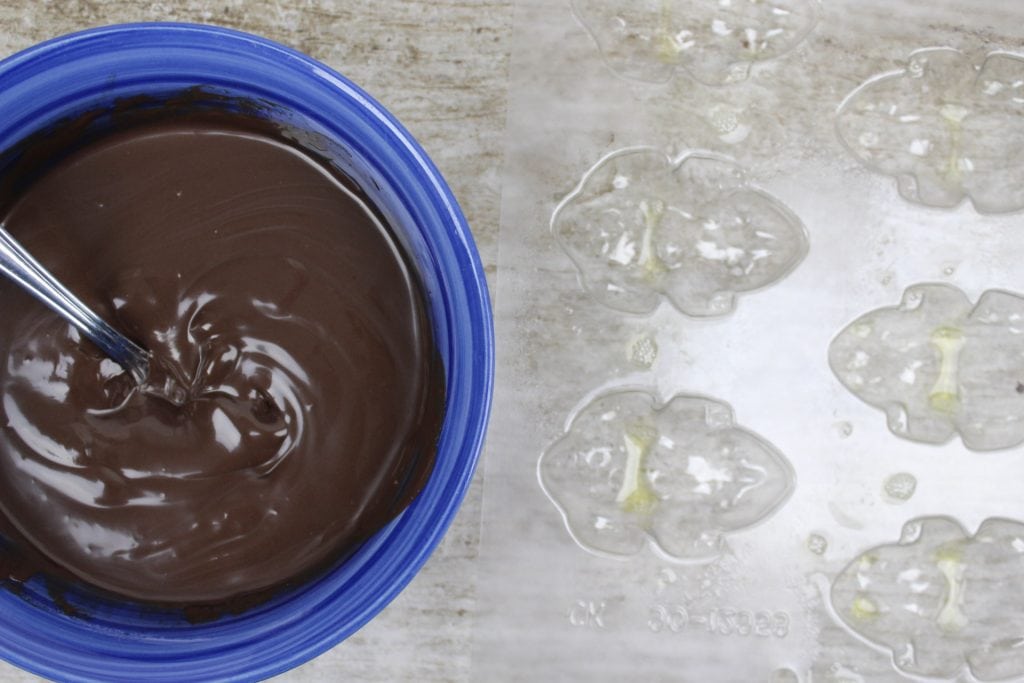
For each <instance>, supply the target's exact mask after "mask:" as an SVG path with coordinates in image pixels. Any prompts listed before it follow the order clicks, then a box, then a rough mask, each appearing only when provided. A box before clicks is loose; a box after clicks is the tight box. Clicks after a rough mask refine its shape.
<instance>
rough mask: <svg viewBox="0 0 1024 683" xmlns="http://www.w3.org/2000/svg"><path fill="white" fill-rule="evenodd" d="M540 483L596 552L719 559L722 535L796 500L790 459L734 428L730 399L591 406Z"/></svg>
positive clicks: (635, 393)
mask: <svg viewBox="0 0 1024 683" xmlns="http://www.w3.org/2000/svg"><path fill="white" fill-rule="evenodd" d="M538 475H539V478H540V482H541V486H542V487H543V489H544V491H545V492H546V493H547V495H548V497H549V498H550V499H551V501H552V502H553V503H554V504H555V506H557V508H558V509H559V510H560V511H561V513H562V515H563V517H564V519H565V523H566V526H567V527H568V529H569V533H570V534H571V535H572V537H573V538H574V539H575V540H576V541H577V543H579V544H580V545H581V546H583V547H584V548H586V549H588V550H591V551H594V552H596V553H598V554H609V555H618V556H627V555H634V554H636V553H638V552H640V551H641V550H642V549H643V548H644V547H645V546H646V545H648V543H650V544H652V545H654V546H655V547H656V548H657V549H659V550H660V551H662V552H663V553H664V554H666V555H668V556H669V557H672V558H676V559H681V560H687V559H707V558H712V557H714V556H716V555H717V554H718V553H719V551H720V547H721V544H722V541H723V537H724V536H725V535H726V534H728V533H730V532H734V531H737V530H739V529H744V528H746V527H749V526H751V525H753V524H756V523H757V522H759V521H760V520H762V519H764V518H765V517H767V516H769V515H770V514H771V513H772V512H774V511H775V510H776V509H777V508H778V507H779V506H781V505H782V503H783V502H784V501H785V500H786V499H787V498H788V497H789V495H790V493H791V492H792V489H793V486H794V481H795V480H794V474H793V470H792V468H791V467H790V464H789V462H788V461H787V460H786V458H785V457H784V456H783V455H782V454H781V453H779V452H778V451H776V450H775V449H774V448H773V447H772V446H771V445H770V444H769V443H767V442H766V441H764V440H763V439H761V438H760V437H758V436H757V435H755V434H753V433H751V432H749V431H747V430H745V429H743V428H741V427H738V426H736V425H735V423H734V421H733V414H732V410H731V409H730V408H729V406H727V405H726V404H724V403H720V402H718V401H714V400H711V399H708V398H703V397H696V396H675V397H674V398H672V399H670V400H669V401H668V402H667V403H665V404H664V405H660V404H659V403H658V401H657V400H656V399H655V397H654V396H653V395H652V394H650V393H648V392H646V391H639V390H626V391H618V392H614V393H610V394H606V395H604V396H602V397H599V398H597V399H595V400H594V401H592V402H591V403H589V404H587V405H586V406H585V407H584V408H583V409H582V410H580V411H579V413H577V414H576V416H575V417H574V418H573V419H572V421H571V423H570V425H569V427H568V431H567V433H566V434H565V436H563V437H562V438H561V439H559V440H558V441H556V442H555V443H554V444H552V445H551V446H550V447H549V448H548V449H547V450H546V451H545V452H544V454H543V455H542V456H541V458H540V461H539V463H538Z"/></svg>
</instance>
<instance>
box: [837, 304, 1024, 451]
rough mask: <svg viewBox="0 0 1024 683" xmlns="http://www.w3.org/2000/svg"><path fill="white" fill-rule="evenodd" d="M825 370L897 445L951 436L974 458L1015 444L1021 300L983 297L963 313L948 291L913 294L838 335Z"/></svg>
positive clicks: (1022, 356)
mask: <svg viewBox="0 0 1024 683" xmlns="http://www.w3.org/2000/svg"><path fill="white" fill-rule="evenodd" d="M829 364H830V365H831V366H832V371H833V372H834V373H835V374H836V377H838V378H839V380H840V381H841V382H842V383H843V384H844V385H845V386H846V388H847V389H849V390H850V391H851V392H853V393H854V394H855V395H856V396H857V397H858V398H860V399H861V400H863V401H864V402H866V403H868V404H869V405H872V406H875V407H877V408H881V409H882V410H884V411H885V413H886V415H887V418H888V423H889V428H890V430H891V431H892V432H893V433H894V434H896V435H898V436H902V437H905V438H908V439H913V440H916V441H923V442H926V443H944V442H946V441H948V440H949V439H951V438H952V437H953V435H954V434H960V436H961V438H962V439H963V442H964V445H965V446H967V447H968V448H970V449H972V450H979V451H981V450H996V449H1001V448H1010V447H1012V446H1015V445H1018V444H1020V443H1024V298H1021V297H1020V296H1017V295H1015V294H1011V293H1009V292H1004V291H999V290H989V291H987V292H985V293H984V294H982V296H981V298H980V299H979V300H978V303H977V304H976V305H973V306H972V305H971V302H970V300H968V298H967V296H966V295H965V294H964V293H963V292H962V291H960V290H959V289H957V288H956V287H953V286H950V285H946V284H918V285H913V286H911V287H909V288H907V290H906V291H905V292H904V294H903V300H902V302H901V303H900V305H898V306H895V307H888V308H881V309H878V310H876V311H872V312H871V313H868V314H866V315H864V316H861V317H860V318H858V319H857V320H855V321H854V322H853V323H851V324H850V325H848V326H847V327H846V328H845V329H843V331H842V332H840V333H839V335H838V336H837V337H836V338H835V339H834V340H833V341H832V344H831V346H830V347H829Z"/></svg>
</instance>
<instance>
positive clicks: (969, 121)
mask: <svg viewBox="0 0 1024 683" xmlns="http://www.w3.org/2000/svg"><path fill="white" fill-rule="evenodd" d="M837 129H838V133H839V137H840V138H841V139H842V141H843V143H844V144H845V146H846V147H847V149H849V150H850V152H852V153H853V155H854V156H856V157H857V158H858V159H860V161H861V162H862V163H864V164H865V165H866V166H867V167H868V168H870V169H871V170H873V171H876V172H879V173H884V174H885V175H889V176H893V177H894V178H896V180H897V187H898V189H899V192H900V194H901V195H902V196H903V197H904V198H906V199H908V200H910V201H912V202H917V203H920V204H926V205H928V206H935V207H943V208H948V207H953V206H956V205H957V204H959V203H960V202H961V201H963V200H964V198H969V199H970V200H971V202H973V204H974V206H975V208H976V209H977V210H978V211H979V212H982V213H1005V212H1009V211H1016V210H1019V209H1024V57H1022V56H1019V55H1015V54H1010V53H1005V52H993V53H990V54H989V55H988V56H987V57H985V58H984V60H983V61H981V62H980V63H978V62H977V61H976V60H972V58H971V57H969V56H968V55H966V54H964V53H963V52H960V51H959V50H954V49H951V48H929V49H925V50H918V51H917V52H914V53H912V54H911V55H910V58H909V59H908V61H907V63H906V65H905V66H904V67H903V68H901V69H898V70H896V71H892V72H889V73H885V74H881V75H879V76H875V77H874V78H871V79H869V80H868V81H867V82H865V83H864V84H862V85H861V86H860V87H858V88H857V89H856V90H854V91H853V92H852V93H851V94H850V95H849V96H848V97H847V98H846V99H845V100H844V102H843V103H842V105H840V107H839V112H838V118H837Z"/></svg>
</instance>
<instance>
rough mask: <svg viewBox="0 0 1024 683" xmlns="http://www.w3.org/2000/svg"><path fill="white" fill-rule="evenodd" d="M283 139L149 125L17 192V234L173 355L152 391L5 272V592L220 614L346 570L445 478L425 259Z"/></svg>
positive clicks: (137, 334) (77, 287)
mask: <svg viewBox="0 0 1024 683" xmlns="http://www.w3.org/2000/svg"><path fill="white" fill-rule="evenodd" d="M264 128H266V126H263V125H251V122H247V121H246V120H245V117H243V116H241V115H237V116H235V117H230V116H229V117H225V116H223V115H218V116H215V117H210V116H204V115H202V114H194V115H188V116H175V117H171V118H167V117H164V118H163V119H160V120H154V121H150V122H148V123H143V124H137V125H133V126H132V127H131V128H129V129H122V130H119V131H116V132H113V133H110V134H108V135H105V136H103V137H100V138H99V139H98V140H96V141H94V142H92V143H90V144H88V145H86V146H84V147H83V148H82V149H79V150H77V151H75V152H74V153H73V154H71V155H70V156H68V157H67V158H64V159H62V160H59V161H58V162H57V163H55V164H54V165H53V167H52V168H50V169H49V170H48V171H47V172H46V173H44V174H41V175H39V177H38V178H35V179H33V180H32V182H31V183H29V184H28V186H27V188H24V189H21V190H19V195H18V197H16V198H15V199H14V200H12V201H10V202H8V210H7V211H6V215H5V216H4V223H5V224H6V227H7V229H8V230H10V232H11V233H12V234H14V236H15V237H16V238H17V239H18V240H19V241H20V242H21V243H22V244H23V245H24V246H25V247H26V248H27V249H28V250H29V251H30V252H31V253H32V254H33V255H34V256H35V257H36V258H37V259H38V260H40V261H41V262H42V263H43V264H44V265H45V266H46V267H48V268H49V269H50V270H51V271H52V272H53V273H54V274H55V275H56V276H57V277H58V278H59V279H60V280H61V281H63V282H64V283H65V284H66V285H67V286H68V287H69V288H70V289H71V290H72V291H74V292H75V293H76V294H78V295H79V296H80V297H81V298H82V299H83V300H84V301H85V303H86V304H87V305H89V306H91V307H92V308H93V309H94V310H96V311H97V312H99V313H100V314H101V315H103V316H104V317H106V318H107V320H108V321H110V322H111V323H112V324H113V325H114V326H115V327H118V328H119V329H121V330H122V331H123V332H125V333H127V334H128V335H129V336H131V337H133V338H134V339H136V340H137V341H139V342H140V343H141V344H142V345H143V346H145V347H146V348H147V349H149V350H150V351H151V352H152V354H153V371H152V372H151V378H150V382H149V383H147V385H146V386H144V387H141V388H140V387H137V386H135V385H134V383H133V382H132V381H131V379H130V378H129V376H128V375H127V374H126V373H125V372H124V371H123V370H122V369H121V368H120V367H119V366H118V365H117V364H116V363H114V362H113V361H111V360H108V359H106V358H105V357H104V356H103V355H102V354H101V353H100V352H99V351H98V350H97V349H96V348H95V347H94V346H93V345H92V344H91V343H90V342H88V341H86V340H84V339H83V338H81V337H80V335H79V334H78V333H77V332H76V331H75V330H74V329H73V328H71V327H70V326H68V325H67V324H66V323H64V322H63V321H61V320H60V319H58V318H57V317H56V316H55V315H54V314H53V313H51V312H50V311H49V310H48V309H46V308H44V307H43V306H42V305H41V304H39V303H38V302H36V301H35V300H33V299H32V298H30V297H29V296H28V295H27V294H26V293H24V292H22V291H21V290H20V289H19V288H18V287H16V286H15V285H13V284H12V283H10V282H7V281H5V280H2V281H0V311H2V312H3V325H2V326H0V354H2V357H4V358H5V359H6V360H5V363H4V364H3V367H0V399H2V405H0V427H2V429H0V514H2V518H0V529H3V530H4V535H5V536H7V537H8V540H9V541H10V545H9V547H6V548H4V546H2V545H0V548H3V549H0V569H3V570H5V571H6V572H7V574H6V576H7V577H8V578H13V579H17V580H21V579H24V578H25V577H26V576H27V575H29V574H31V573H33V572H35V571H39V570H52V569H53V568H54V567H59V568H61V569H62V570H64V571H65V572H67V573H69V574H70V575H72V576H74V577H75V578H76V579H77V580H80V581H84V582H86V583H87V584H89V585H91V586H95V587H98V588H101V589H103V590H105V591H110V592H113V593H115V594H117V595H119V596H125V597H128V598H131V599H134V600H139V601H144V602H155V603H161V604H169V605H182V606H183V605H196V604H209V603H216V602H220V601H224V600H228V599H232V598H237V597H238V596H244V595H250V594H253V593H257V592H260V591H266V590H268V589H273V588H274V587H277V586H281V585H283V584H286V583H289V582H294V581H296V580H298V579H299V578H301V577H304V576H307V575H309V574H310V572H313V571H316V570H319V569H322V568H324V567H326V566H328V565H330V564H332V563H333V562H335V561H337V560H338V559H339V558H341V557H343V556H344V555H345V554H346V553H348V552H350V551H351V550H352V549H353V548H354V547H355V546H356V545H358V544H359V543H360V542H361V541H363V540H365V539H366V538H367V537H368V536H369V535H371V534H372V533H373V532H375V531H376V530H378V529H379V528H380V527H381V526H383V525H384V524H386V523H387V522H388V521H389V520H390V519H392V518H393V517H394V516H395V515H397V514H398V513H399V512H400V511H401V510H402V509H404V508H405V507H406V506H407V505H408V503H409V502H410V501H411V500H412V498H413V497H414V496H415V495H416V494H417V493H418V492H419V490H420V489H421V488H422V486H423V484H424V483H425V481H426V478H427V476H428V475H429V472H430V469H431V466H432V462H433V453H434V447H435V444H436V440H437V437H438V432H439V430H440V425H441V420H442V412H443V404H444V385H443V379H442V376H441V371H440V363H439V361H438V360H437V358H436V353H435V351H434V347H433V341H432V338H431V334H430V327H429V323H428V321H427V317H426V315H425V310H424V302H423V297H422V293H421V291H420V289H419V286H418V284H417V281H416V279H415V277H414V273H413V271H412V269H411V268H410V266H409V265H408V259H407V258H406V256H405V255H404V253H403V252H402V250H401V249H400V248H399V245H398V244H397V243H396V241H395V240H394V239H393V237H392V236H391V232H390V230H389V229H388V228H387V227H386V226H384V225H382V224H381V223H380V221H379V219H378V218H377V217H376V213H377V212H375V211H374V210H373V209H372V207H369V206H368V204H367V201H366V199H365V197H364V196H363V195H362V194H361V193H360V192H359V190H358V188H355V187H354V186H353V185H352V183H351V182H350V181H349V180H348V179H346V178H343V177H339V176H338V174H336V173H332V172H331V171H329V170H328V169H327V168H326V167H325V166H324V165H322V164H320V163H318V162H317V161H315V160H314V159H313V158H311V157H310V156H308V155H306V154H305V153H303V152H302V151H301V150H299V149H297V148H295V147H294V146H292V145H290V144H289V143H287V142H286V141H285V140H284V139H283V138H282V137H280V136H272V135H270V134H268V133H267V132H266V130H263V129H264ZM26 558H27V559H26Z"/></svg>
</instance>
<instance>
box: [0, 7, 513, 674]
mask: <svg viewBox="0 0 1024 683" xmlns="http://www.w3.org/2000/svg"><path fill="white" fill-rule="evenodd" d="M145 32H158V33H161V32H167V33H174V34H177V35H178V36H180V37H182V38H196V39H198V41H199V42H202V41H204V40H209V41H218V40H221V41H224V40H226V41H235V42H236V44H237V45H238V46H239V47H242V46H245V47H247V48H249V49H256V50H269V51H271V52H272V53H275V54H277V55H279V56H280V57H281V58H282V59H283V60H287V61H288V62H289V63H290V64H291V66H293V67H295V68H297V69H303V70H304V71H305V72H306V75H307V76H308V77H309V78H311V79H317V80H319V81H321V83H322V84H324V85H329V86H330V87H333V88H334V89H336V90H337V91H338V94H339V95H340V96H341V97H342V99H347V100H349V101H352V102H355V103H358V106H359V107H360V108H361V109H362V111H363V112H364V113H365V114H368V115H370V116H372V117H373V118H374V119H375V120H376V121H377V122H379V123H380V124H382V125H383V127H384V129H385V130H386V133H385V134H386V135H387V137H388V139H389V140H390V141H391V142H392V144H394V145H396V146H397V147H398V148H400V151H401V152H402V153H403V154H404V156H405V157H406V158H407V159H408V160H410V161H411V162H413V164H414V165H415V169H414V170H415V171H416V173H417V175H418V176H419V178H420V180H421V181H422V182H424V183H425V184H426V186H427V188H428V189H429V191H430V193H431V196H432V197H433V199H434V202H435V203H434V208H435V209H437V210H438V211H440V212H442V214H443V216H444V219H445V222H446V223H447V228H448V231H449V233H448V234H449V238H450V240H451V242H452V245H453V246H454V247H455V248H456V249H457V257H458V258H459V269H460V272H459V273H456V274H454V276H453V277H455V279H456V281H457V282H459V283H461V284H462V285H463V286H465V287H466V291H465V295H466V298H467V302H468V305H469V306H470V307H471V309H472V310H471V318H472V319H471V320H470V322H471V324H472V329H470V330H469V332H470V333H469V334H467V335H465V337H466V339H467V340H471V341H472V345H471V348H470V352H471V353H470V358H468V359H467V361H466V362H467V363H468V365H469V366H470V367H469V368H468V369H467V370H468V373H469V374H470V375H471V381H472V383H473V386H472V387H471V389H472V391H469V392H465V393H464V394H460V395H457V396H452V397H450V400H451V401H454V402H458V403H460V404H461V405H459V406H456V407H457V409H458V410H459V411H462V413H463V414H464V415H465V416H466V417H465V418H464V420H463V424H465V425H467V426H468V430H467V431H466V432H464V433H462V434H460V437H461V438H460V439H459V441H458V444H457V445H458V450H459V457H460V458H461V462H460V467H459V468H457V469H456V470H454V471H453V472H452V476H451V478H450V479H448V480H447V481H446V482H444V494H445V495H444V496H443V497H442V498H440V499H438V506H435V508H434V509H433V510H432V513H433V520H434V521H433V524H432V526H430V527H429V528H426V529H424V530H423V531H424V532H425V533H423V534H422V535H420V536H419V537H417V538H416V543H414V544H412V545H410V544H409V543H404V544H403V547H402V548H401V550H402V551H403V552H404V554H403V555H402V557H401V566H400V567H398V568H397V570H394V571H392V572H391V576H390V577H389V582H388V583H387V584H386V585H385V586H383V587H382V589H381V590H380V591H379V592H377V593H375V594H374V595H373V596H372V597H371V598H370V599H369V600H367V601H365V604H364V605H363V609H362V611H361V613H360V614H359V615H358V616H356V617H355V618H352V619H350V620H349V621H348V622H347V623H345V624H344V625H341V626H340V628H335V629H333V630H327V631H325V630H323V629H321V630H319V631H318V632H316V633H315V634H312V635H309V634H307V635H309V637H305V638H302V639H301V642H300V643H298V644H294V643H293V644H292V645H291V646H290V649H289V652H288V653H287V655H286V656H284V657H281V658H279V659H277V660H275V661H273V662H262V663H259V664H257V663H256V662H254V661H252V660H251V659H250V656H251V654H252V652H254V651H258V650H259V649H260V648H261V647H262V644H261V642H252V643H249V644H248V645H249V647H246V650H248V651H247V652H243V651H241V650H239V651H238V653H237V654H238V656H237V657H236V659H237V662H236V663H237V668H236V669H235V670H234V672H233V673H232V674H231V675H230V676H229V678H231V679H237V680H250V679H253V678H265V677H269V676H272V675H274V674H277V673H281V672H283V671H286V670H288V669H291V668H293V667H295V666H298V665H299V664H301V663H303V662H305V661H308V660H309V659H312V658H313V657H315V656H317V655H319V654H321V653H323V652H325V651H326V650H328V649H330V648H332V647H333V646H335V645H336V644H337V643H339V642H341V641H342V640H344V639H345V638H346V637H348V636H349V635H351V634H352V633H354V632H355V631H356V630H358V629H359V628H361V627H362V626H363V625H365V623H366V622H368V621H369V620H370V619H371V618H372V617H373V616H375V615H376V614H377V613H378V612H379V611H380V610H382V609H383V608H384V607H385V606H386V605H387V604H388V603H390V602H391V601H392V600H393V599H394V598H395V597H396V596H397V595H398V593H399V592H401V590H402V589H403V588H404V587H405V586H406V585H407V584H408V583H409V581H411V580H412V578H413V576H415V574H416V573H417V572H418V571H419V569H420V568H421V567H422V565H423V564H424V563H425V562H426V560H427V558H428V557H429V556H430V554H431V553H432V551H433V550H434V548H435V547H436V546H437V544H438V543H439V542H440V540H441V538H442V536H443V535H444V533H445V531H446V530H447V528H448V527H449V525H450V524H451V521H452V520H453V519H454V517H455V514H456V513H457V511H458V508H459V506H460V504H461V502H462V500H463V498H464V497H465V494H466V491H467V489H468V487H469V484H470V482H471V480H472V477H473V473H474V471H475V468H476V464H477V462H478V460H479V457H480V454H481V451H482V449H483V442H484V437H485V433H486V427H487V422H488V418H489V415H490V409H491V400H492V393H493V385H494V331H493V314H492V311H491V306H490V298H489V294H488V289H487V283H486V278H485V275H484V271H483V268H482V266H481V263H480V258H479V254H478V252H477V250H476V247H475V243H474V241H473V238H472V234H471V232H470V230H469V226H468V224H467V222H466V219H465V217H464V216H463V214H462V211H461V209H460V208H459V205H458V203H457V201H456V200H455V197H454V196H453V194H452V192H451V190H450V188H449V187H448V185H447V183H446V182H445V181H444V179H443V178H442V176H441V174H440V172H439V171H438V169H437V168H436V166H435V165H434V163H433V162H432V161H431V160H430V159H429V157H428V156H427V154H426V152H425V151H424V150H423V149H422V147H421V146H420V145H419V144H418V143H417V142H416V141H415V139H414V138H413V137H412V135H411V134H410V133H409V132H408V131H407V130H406V129H405V128H404V127H403V126H402V124H401V123H399V122H398V120H397V119H395V117H394V116H392V115H391V114H390V112H388V111H387V110H386V109H385V108H384V107H383V106H381V105H380V104H379V103H378V102H377V101H376V100H375V99H374V98H372V97H371V96H370V95H369V94H367V93H366V92H365V91H364V90H363V89H362V88H360V87H359V86H357V85H355V84H354V83H352V82H351V81H350V80H348V79H347V78H346V77H344V76H342V75H341V74H340V73H338V72H336V71H335V70H333V69H331V68H330V67H328V66H326V65H324V64H322V63H321V62H318V61H316V60H314V59H313V58H311V57H309V56H307V55H305V54H303V53H301V52H299V51H297V50H294V49H292V48H290V47H287V46H285V45H282V44H280V43H277V42H275V41H272V40H269V39H267V38H264V37H261V36H257V35H254V34H250V33H246V32H242V31H238V30H234V29H228V28H224V27H219V26H211V25H204V24H190V23H175V22H146V23H128V24H115V25H111V26H103V27H98V28H93V29H88V30H85V31H80V32H76V33H70V34H66V35H63V36H58V37H56V38H53V39H50V40H47V41H45V42H42V43H39V44H36V45H34V46H32V47H29V48H27V49H25V50H23V51H20V52H18V53H16V54H14V55H11V56H9V57H7V58H6V59H4V60H2V61H0V84H2V80H3V77H4V74H5V73H7V72H9V71H10V70H12V69H15V68H17V67H20V66H22V65H25V64H26V63H30V62H32V61H34V60H37V59H40V58H43V57H47V56H50V55H52V54H54V53H57V52H59V51H61V50H65V49H69V48H71V47H80V44H82V43H89V42H90V41H96V40H97V39H106V38H110V37H111V36H118V35H125V34H139V33H145ZM0 96H2V94H0ZM456 332H458V333H462V332H463V331H462V330H458V331H453V332H452V333H453V334H455V333H456ZM452 409H453V405H452V404H451V403H450V404H449V411H450V412H453V410H452ZM431 479H432V480H433V479H434V477H433V475H432V477H431ZM430 485H431V484H430V483H428V487H429V486H430ZM415 507H416V503H415V502H414V503H413V506H411V507H410V509H409V510H407V511H406V513H403V515H401V516H399V518H397V519H396V520H394V521H393V522H392V523H391V524H390V525H388V527H386V528H385V529H384V530H382V531H381V532H380V534H378V536H380V535H387V534H390V533H391V532H392V530H394V529H395V528H396V527H399V526H401V525H402V524H403V522H404V521H406V520H407V518H408V513H409V512H410V511H411V510H412V509H413V508H415ZM380 546H381V544H379V543H375V541H374V539H371V540H370V541H369V542H368V543H367V544H366V546H365V547H366V548H367V549H368V551H369V552H372V553H374V554H376V553H379V552H384V550H382V549H381V547H380ZM394 566H395V563H394V562H392V565H391V568H392V569H394ZM327 597H328V598H331V597H333V596H332V595H328V596H327ZM303 616H308V615H303ZM292 621H294V619H293V620H292ZM266 635H267V634H266V633H263V634H261V636H260V637H265V636H266ZM153 647H154V648H156V649H157V650H158V649H159V648H160V643H159V642H158V641H155V643H154V645H153ZM70 654H71V653H66V652H65V653H47V652H36V653H33V654H32V655H28V654H26V653H25V652H23V651H15V650H13V649H11V648H9V647H8V644H7V642H6V639H0V658H3V659H6V660H7V661H9V662H11V663H13V664H15V665H16V666H19V667H21V668H23V669H26V670H29V671H32V672H34V673H37V674H40V675H43V676H46V677H51V678H57V679H66V678H75V679H79V680H92V679H94V678H95V679H100V678H102V677H103V676H105V675H112V676H123V677H127V678H131V677H142V676H151V677H160V678H162V677H163V676H168V675H169V676H170V677H171V678H170V679H173V678H178V679H179V680H180V679H185V678H190V677H202V676H203V672H204V662H205V660H204V659H202V658H199V659H193V660H183V659H175V660H174V661H168V662H161V663H159V664H154V663H153V662H149V661H147V660H146V659H137V658H134V657H133V658H131V659H126V660H123V661H119V662H106V661H105V660H104V656H103V655H100V656H98V658H93V659H91V658H90V657H89V656H88V655H78V656H79V657H83V658H84V659H83V660H82V661H77V660H76V666H75V667H74V668H70V667H69V666H67V664H69V663H70V662H68V661H67V656H68V655H70ZM61 655H64V656H61ZM218 656H220V655H218ZM90 659H91V660H90ZM79 664H84V665H85V666H78V665H79ZM104 664H110V665H113V666H114V667H115V668H116V670H111V669H109V668H107V669H105V668H104V666H103V665H104ZM161 674H163V676H161ZM154 679H155V678H154Z"/></svg>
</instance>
